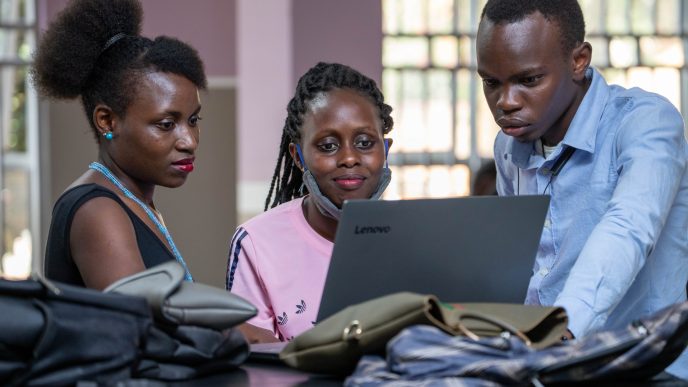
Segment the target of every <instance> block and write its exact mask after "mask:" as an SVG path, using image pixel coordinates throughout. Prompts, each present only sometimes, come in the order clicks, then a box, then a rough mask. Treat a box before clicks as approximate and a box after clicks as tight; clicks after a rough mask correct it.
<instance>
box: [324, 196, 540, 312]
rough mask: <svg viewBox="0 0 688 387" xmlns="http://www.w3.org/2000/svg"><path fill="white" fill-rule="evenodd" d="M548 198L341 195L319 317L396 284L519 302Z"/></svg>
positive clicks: (462, 298) (447, 297)
mask: <svg viewBox="0 0 688 387" xmlns="http://www.w3.org/2000/svg"><path fill="white" fill-rule="evenodd" d="M548 206H549V196H540V195H533V196H514V197H498V196H480V197H462V198H447V199H419V200H398V201H373V200H355V201H347V202H345V203H344V206H343V213H342V218H341V219H340V222H339V226H338V228H337V234H336V237H335V245H334V250H333V252H332V260H331V262H330V267H329V271H328V274H327V279H326V281H325V289H324V292H323V296H322V300H321V304H320V310H319V312H318V321H322V320H323V319H324V318H326V317H328V316H330V315H332V314H334V313H336V312H337V311H339V310H341V309H343V308H345V307H346V306H349V305H353V304H357V303H360V302H363V301H366V300H369V299H372V298H375V297H379V296H383V295H386V294H390V293H394V292H398V291H411V292H416V293H421V294H434V295H436V296H437V297H439V299H440V300H442V301H446V302H510V303H522V302H523V301H524V299H525V295H526V290H527V288H528V282H529V279H530V276H531V274H532V270H533V262H534V260H535V255H536V252H537V248H538V243H539V240H540V235H541V233H542V228H543V225H544V221H545V216H546V214H547V210H548Z"/></svg>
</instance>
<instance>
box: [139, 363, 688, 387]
mask: <svg viewBox="0 0 688 387" xmlns="http://www.w3.org/2000/svg"><path fill="white" fill-rule="evenodd" d="M343 382H344V379H341V378H334V377H328V376H323V375H314V374H308V373H305V372H300V371H297V370H294V369H291V368H289V367H287V366H285V365H282V364H278V363H275V362H265V361H248V362H246V363H245V364H244V365H242V366H241V368H240V369H237V370H233V371H230V372H226V373H222V374H216V375H210V376H207V377H205V378H202V379H199V380H191V381H187V382H179V383H170V384H165V385H166V386H176V387H187V386H209V387H225V386H227V387H229V386H232V387H234V386H236V387H245V386H248V387H251V386H261V387H263V386H267V387H273V386H275V387H292V386H300V387H301V386H313V387H316V386H317V387H320V386H322V387H329V386H341V385H342V383H343ZM588 385H591V384H590V383H588ZM594 385H595V386H596V387H597V386H601V387H611V386H618V385H620V384H619V383H608V384H601V383H594ZM133 386H134V385H132V387H133ZM144 386H145V385H138V384H137V385H135V387H144ZM558 386H560V387H561V386H563V385H558ZM572 386H581V384H575V385H572ZM623 386H625V387H641V386H642V387H646V386H648V387H675V386H688V382H686V381H683V380H680V379H677V378H675V377H673V376H671V375H669V374H666V373H662V374H659V375H658V376H657V377H656V378H655V379H653V380H650V381H641V382H637V383H628V382H624V383H623ZM148 387H156V385H155V384H151V385H149V386H148Z"/></svg>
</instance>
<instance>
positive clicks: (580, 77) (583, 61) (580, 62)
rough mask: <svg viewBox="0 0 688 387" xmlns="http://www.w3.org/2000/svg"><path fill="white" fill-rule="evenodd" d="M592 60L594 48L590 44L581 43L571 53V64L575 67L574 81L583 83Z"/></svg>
mask: <svg viewBox="0 0 688 387" xmlns="http://www.w3.org/2000/svg"><path fill="white" fill-rule="evenodd" d="M591 60H592V46H591V45H590V43H588V42H583V43H580V44H579V45H578V46H576V47H574V48H573V50H572V51H571V64H572V66H573V80H574V81H576V82H583V81H584V80H585V72H586V71H587V70H588V67H590V61H591Z"/></svg>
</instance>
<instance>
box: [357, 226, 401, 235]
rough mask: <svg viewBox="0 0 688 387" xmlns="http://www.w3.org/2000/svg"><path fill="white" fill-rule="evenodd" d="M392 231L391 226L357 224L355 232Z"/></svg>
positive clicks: (374, 232)
mask: <svg viewBox="0 0 688 387" xmlns="http://www.w3.org/2000/svg"><path fill="white" fill-rule="evenodd" d="M390 231H392V228H391V227H390V226H356V228H354V234H388V233H389V232H390Z"/></svg>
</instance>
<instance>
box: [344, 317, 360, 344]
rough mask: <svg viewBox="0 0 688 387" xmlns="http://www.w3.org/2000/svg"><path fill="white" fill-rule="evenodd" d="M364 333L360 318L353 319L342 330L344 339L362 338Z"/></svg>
mask: <svg viewBox="0 0 688 387" xmlns="http://www.w3.org/2000/svg"><path fill="white" fill-rule="evenodd" d="M362 334H363V327H362V326H361V322H360V321H358V320H352V321H351V322H350V323H349V325H347V326H346V327H345V328H344V331H343V332H342V340H343V341H353V340H356V341H358V339H360V338H361V335H362Z"/></svg>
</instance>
